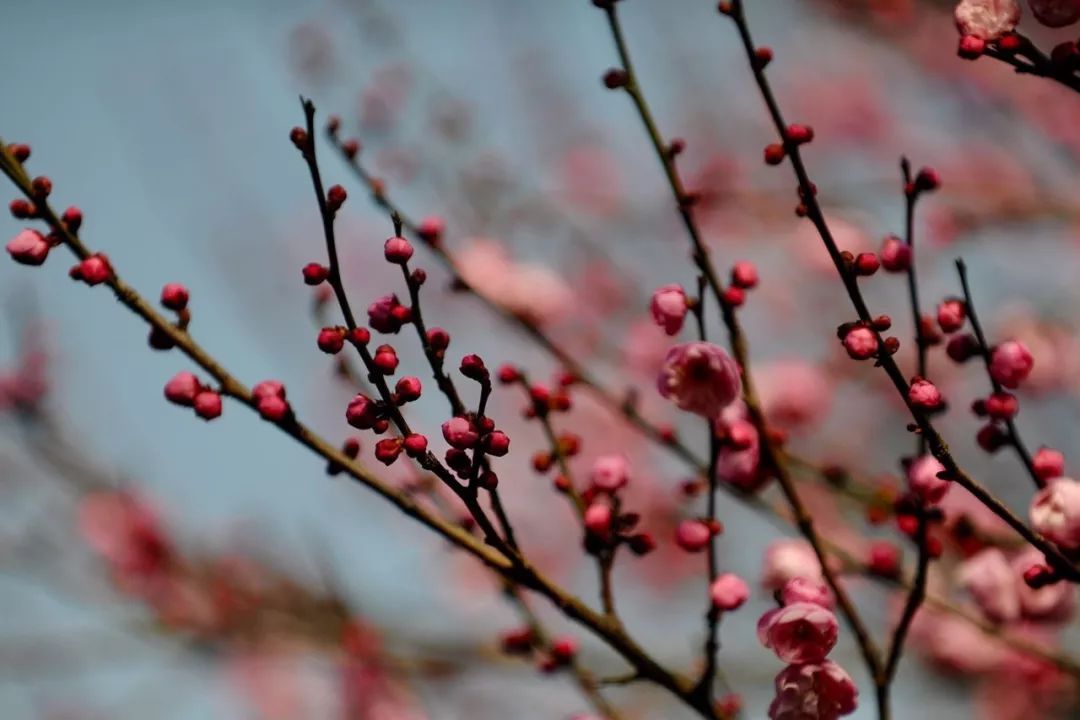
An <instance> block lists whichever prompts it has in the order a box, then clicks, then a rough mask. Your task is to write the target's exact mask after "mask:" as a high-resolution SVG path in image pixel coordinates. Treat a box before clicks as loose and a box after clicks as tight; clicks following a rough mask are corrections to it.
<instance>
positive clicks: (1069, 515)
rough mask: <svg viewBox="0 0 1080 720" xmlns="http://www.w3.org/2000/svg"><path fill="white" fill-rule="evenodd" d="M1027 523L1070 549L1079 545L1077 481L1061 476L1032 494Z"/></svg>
mask: <svg viewBox="0 0 1080 720" xmlns="http://www.w3.org/2000/svg"><path fill="white" fill-rule="evenodd" d="M1030 515H1031V525H1032V527H1034V528H1035V530H1036V531H1037V532H1039V533H1041V534H1043V535H1045V536H1046V537H1047V538H1049V539H1050V540H1052V541H1053V542H1056V543H1057V544H1058V545H1061V546H1062V547H1064V548H1068V549H1070V550H1073V549H1076V548H1080V483H1078V482H1076V481H1075V480H1073V479H1072V478H1067V477H1062V478H1057V479H1056V480H1051V481H1050V483H1049V484H1048V485H1047V486H1046V487H1044V488H1043V489H1042V490H1040V491H1039V492H1038V493H1036V494H1035V497H1034V498H1033V499H1032V501H1031V512H1030Z"/></svg>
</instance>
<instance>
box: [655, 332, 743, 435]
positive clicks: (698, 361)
mask: <svg viewBox="0 0 1080 720" xmlns="http://www.w3.org/2000/svg"><path fill="white" fill-rule="evenodd" d="M657 388H658V389H659V391H660V394H661V395H663V396H664V397H666V398H669V399H670V400H672V401H673V402H674V403H675V405H676V406H678V407H679V408H680V409H682V410H686V411H688V412H692V413H695V414H697V415H701V416H702V417H706V418H715V417H717V416H718V415H719V414H720V411H721V410H723V409H724V408H725V407H727V406H728V405H730V404H731V403H733V402H735V400H736V398H738V397H739V392H740V391H741V389H742V381H741V379H740V377H739V367H738V365H736V364H735V361H734V360H732V359H731V356H730V355H728V354H727V352H726V351H725V350H724V349H723V348H721V347H719V346H717V345H713V344H712V343H707V342H691V343H684V344H682V345H676V346H675V347H673V348H671V349H670V350H668V353H667V357H665V358H664V365H663V367H662V368H661V369H660V375H659V377H658V378H657Z"/></svg>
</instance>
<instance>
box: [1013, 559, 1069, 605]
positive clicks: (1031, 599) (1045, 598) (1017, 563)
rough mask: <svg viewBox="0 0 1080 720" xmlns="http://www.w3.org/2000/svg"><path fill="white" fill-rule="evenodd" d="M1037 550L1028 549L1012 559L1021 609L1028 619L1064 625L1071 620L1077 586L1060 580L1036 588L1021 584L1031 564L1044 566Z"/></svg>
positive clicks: (1024, 583)
mask: <svg viewBox="0 0 1080 720" xmlns="http://www.w3.org/2000/svg"><path fill="white" fill-rule="evenodd" d="M1045 562H1046V558H1045V556H1043V554H1042V553H1041V552H1039V550H1037V549H1036V548H1033V547H1028V548H1027V549H1025V550H1023V551H1022V552H1021V553H1020V554H1019V555H1017V556H1016V557H1015V558H1013V561H1012V571H1013V578H1014V580H1015V582H1016V588H1017V591H1018V594H1019V597H1020V609H1021V612H1022V613H1023V615H1024V617H1025V618H1027V619H1029V620H1038V621H1043V622H1064V621H1066V620H1068V619H1069V618H1071V617H1072V615H1073V610H1074V609H1075V605H1076V585H1075V584H1073V583H1071V582H1067V581H1064V580H1062V581H1060V582H1056V583H1052V584H1050V585H1045V586H1043V587H1041V588H1038V589H1035V588H1032V587H1031V586H1029V585H1028V584H1027V583H1026V582H1024V577H1023V575H1024V572H1025V571H1027V569H1028V568H1030V567H1031V566H1032V565H1042V564H1045Z"/></svg>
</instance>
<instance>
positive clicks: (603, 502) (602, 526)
mask: <svg viewBox="0 0 1080 720" xmlns="http://www.w3.org/2000/svg"><path fill="white" fill-rule="evenodd" d="M570 449H573V450H574V452H577V451H578V448H577V447H574V448H570ZM629 483H630V463H629V461H628V460H627V459H626V457H625V456H624V455H601V456H600V457H598V458H596V459H595V460H594V461H593V464H592V469H591V471H590V472H589V485H588V487H586V488H585V491H584V492H583V493H582V494H581V500H582V502H583V503H584V505H585V511H584V514H583V523H584V525H585V550H586V552H589V553H590V554H593V555H602V554H604V553H614V552H615V551H616V549H617V548H618V547H619V546H621V545H626V546H627V547H628V548H630V551H631V552H633V553H634V554H635V555H639V556H640V555H646V554H648V553H650V552H652V551H653V549H654V548H655V547H656V541H655V540H654V539H653V537H652V535H650V534H649V533H647V532H637V531H636V530H637V526H638V523H639V522H640V521H641V515H640V514H638V513H635V512H623V511H622V497H621V494H622V491H623V490H624V489H625V488H626V487H627V485H628V484H629Z"/></svg>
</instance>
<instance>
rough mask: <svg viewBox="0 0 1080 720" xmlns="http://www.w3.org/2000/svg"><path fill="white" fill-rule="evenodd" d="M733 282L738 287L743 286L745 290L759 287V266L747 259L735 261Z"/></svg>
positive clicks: (732, 274) (732, 275)
mask: <svg viewBox="0 0 1080 720" xmlns="http://www.w3.org/2000/svg"><path fill="white" fill-rule="evenodd" d="M731 284H732V285H734V286H735V287H737V288H742V289H743V290H750V289H752V288H755V287H757V284H758V271H757V266H756V265H754V263H752V262H748V261H746V260H741V261H739V262H737V263H735V265H734V266H732V268H731Z"/></svg>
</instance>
